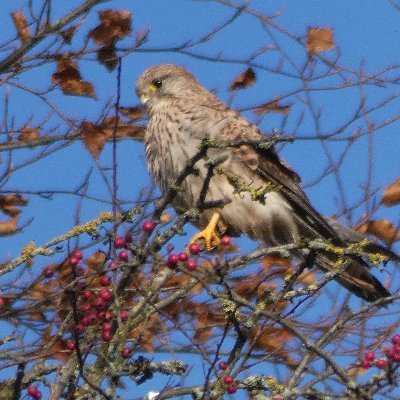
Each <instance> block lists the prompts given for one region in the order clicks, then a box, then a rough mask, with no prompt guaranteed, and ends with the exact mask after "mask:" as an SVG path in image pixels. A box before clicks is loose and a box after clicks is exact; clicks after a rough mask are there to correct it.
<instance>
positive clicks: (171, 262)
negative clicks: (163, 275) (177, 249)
mask: <svg viewBox="0 0 400 400" xmlns="http://www.w3.org/2000/svg"><path fill="white" fill-rule="evenodd" d="M178 261H179V256H178V254H176V253H172V254H170V255H169V256H168V267H170V268H173V267H176V264H177V263H178Z"/></svg>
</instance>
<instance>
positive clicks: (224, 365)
mask: <svg viewBox="0 0 400 400" xmlns="http://www.w3.org/2000/svg"><path fill="white" fill-rule="evenodd" d="M218 368H219V369H220V370H222V371H224V370H226V369H227V368H228V363H227V362H226V361H220V362H219V363H218Z"/></svg>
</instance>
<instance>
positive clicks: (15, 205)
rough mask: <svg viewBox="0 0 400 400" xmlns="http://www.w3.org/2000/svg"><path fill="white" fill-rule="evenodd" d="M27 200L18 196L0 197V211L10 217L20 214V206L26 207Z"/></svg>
mask: <svg viewBox="0 0 400 400" xmlns="http://www.w3.org/2000/svg"><path fill="white" fill-rule="evenodd" d="M27 203H28V200H27V199H26V198H25V197H23V196H21V195H20V194H7V195H0V209H1V210H2V211H3V212H4V213H5V214H7V215H9V216H10V217H15V216H17V215H18V214H20V213H21V210H20V209H19V207H20V206H26V205H27Z"/></svg>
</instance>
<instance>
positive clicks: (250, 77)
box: [229, 68, 256, 90]
mask: <svg viewBox="0 0 400 400" xmlns="http://www.w3.org/2000/svg"><path fill="white" fill-rule="evenodd" d="M255 80H256V73H255V72H254V70H253V68H248V69H246V71H244V72H242V73H241V74H240V75H239V76H237V77H236V78H235V79H234V80H233V82H232V83H231V84H230V86H229V89H230V90H238V89H244V88H248V87H250V86H252V85H254V82H255Z"/></svg>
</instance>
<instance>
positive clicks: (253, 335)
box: [249, 326, 297, 366]
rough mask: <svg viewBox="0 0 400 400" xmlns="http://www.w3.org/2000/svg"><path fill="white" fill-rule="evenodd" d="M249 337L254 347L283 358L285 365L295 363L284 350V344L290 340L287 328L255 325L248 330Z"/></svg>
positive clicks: (290, 336)
mask: <svg viewBox="0 0 400 400" xmlns="http://www.w3.org/2000/svg"><path fill="white" fill-rule="evenodd" d="M249 338H250V340H251V341H252V343H253V344H254V346H255V347H258V348H261V349H263V350H265V351H266V352H267V353H274V355H276V356H279V357H281V358H283V359H284V361H285V363H286V364H287V365H290V366H295V365H297V361H296V360H295V359H294V358H293V357H292V356H291V355H290V353H289V352H288V351H287V350H285V345H286V344H287V343H288V342H290V341H291V340H292V335H291V334H290V332H289V331H288V330H287V329H284V328H273V327H271V326H268V327H260V326H256V327H255V328H253V329H251V330H250V332H249Z"/></svg>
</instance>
